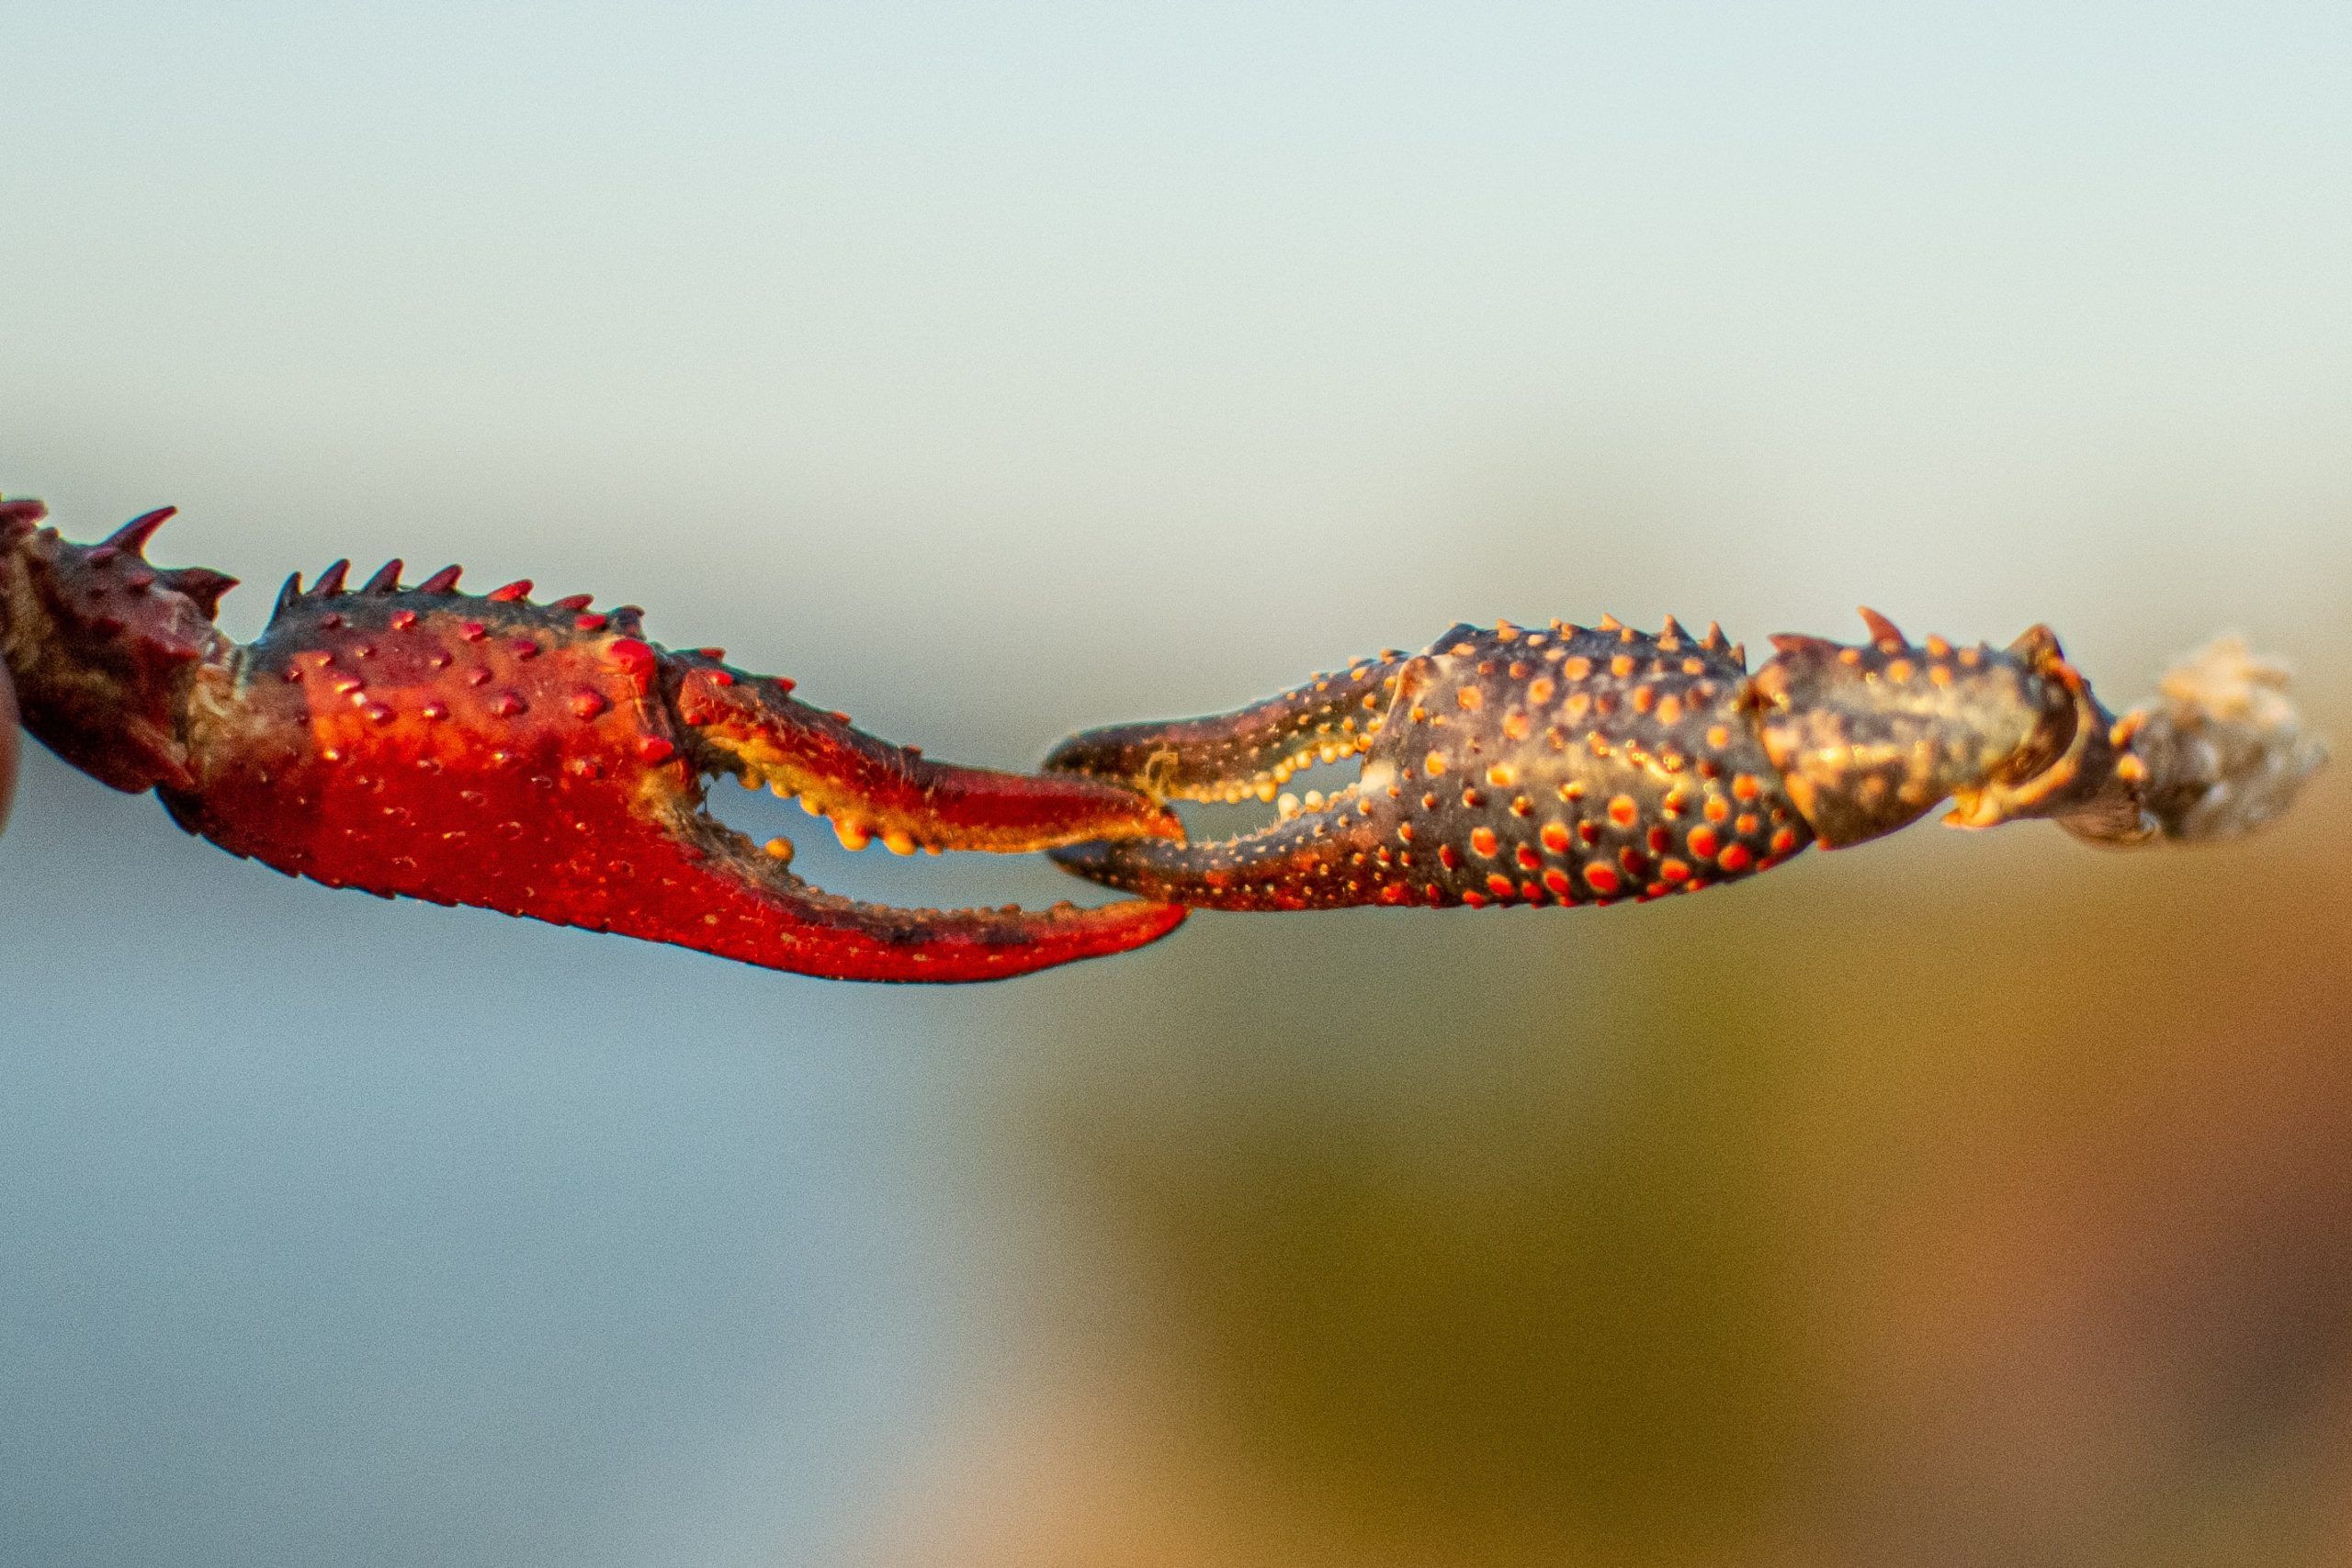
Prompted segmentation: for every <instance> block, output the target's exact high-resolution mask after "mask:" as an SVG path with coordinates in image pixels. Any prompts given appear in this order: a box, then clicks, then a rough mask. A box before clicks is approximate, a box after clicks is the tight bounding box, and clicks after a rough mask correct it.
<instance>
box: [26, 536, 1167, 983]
mask: <svg viewBox="0 0 2352 1568" xmlns="http://www.w3.org/2000/svg"><path fill="white" fill-rule="evenodd" d="M41 516H42V513H41V510H40V507H39V505H38V503H34V502H13V503H8V504H7V506H6V510H5V511H0V647H5V649H6V653H7V662H8V666H9V668H10V669H11V670H12V671H14V672H15V674H16V678H17V690H18V692H19V694H20V695H21V698H22V704H23V709H24V721H25V724H26V725H27V727H28V728H30V729H31V730H32V731H33V732H34V734H36V735H37V736H39V737H40V739H43V740H44V741H46V742H48V743H49V744H50V745H51V747H52V748H53V749H55V750H57V751H58V752H59V753H60V754H61V755H62V756H63V757H65V758H66V760H67V761H72V762H74V763H75V764H76V765H78V766H81V767H82V768H84V769H85V771H87V772H90V773H93V774H95V775H96V776H97V777H99V778H101V779H103V780H104V781H105V782H107V783H108V784H114V785H115V786H116V787H118V788H122V789H127V790H133V791H137V790H144V789H147V788H151V787H152V788H153V789H155V790H156V792H157V794H158V795H160V796H161V798H162V799H163V802H164V806H165V807H166V808H167V809H168V810H169V811H170V812H171V814H172V816H173V817H174V818H175V819H176V820H177V821H178V822H179V823H180V824H181V825H182V826H183V827H186V828H187V829H189V830H190V831H192V832H196V833H200V834H202V835H203V836H204V837H206V838H208V839H209V840H212V841H213V842H214V843H216V844H218V845H220V847H221V848H223V849H226V850H228V851H230V852H232V853H233V854H238V855H249V856H252V857H254V859H257V860H260V861H263V862H264V863H267V864H269V865H271V866H274V867H276V868H277V869H278V870H280V871H283V872H286V873H288V874H296V875H301V876H307V877H310V878H312V879H313V880H316V881H319V882H322V883H324V884H326V885H328V886H351V887H359V888H364V889H366V890H368V891H369V892H373V893H377V894H380V895H383V896H385V897H394V896H405V897H416V898H424V899H429V900H431V901H433V902H435V903H441V904H466V905H473V906H477V907H481V908H492V909H500V910H503V911H504V912H506V913H508V914H514V915H526V916H529V917H531V918H533V919H542V920H548V921H552V922H554V923H557V924H561V925H574V926H582V927H585V928H587V929H589V930H592V931H616V932H619V933H621V934H624V935H628V936H635V937H641V938H644V939H646V940H649V941H654V942H674V943H677V944H679V945H682V946H686V947H692V948H696V949H699V950H701V951H704V952H707V953H718V954H722V955H724V956H727V957H729V958H736V959H741V960H742V961H744V962H746V963H751V964H762V965H764V966H767V967H770V968H777V969H788V970H793V971H797V972H798V973H802V974H808V975H817V976H828V977H832V978H842V979H865V980H922V981H960V980H986V979H997V978H1001V977H1004V976H1012V975H1019V974H1024V973H1027V972H1029V971H1032V970H1035V969H1041V968H1046V967H1048V966H1050V965H1053V964H1064V963H1068V962H1070V961H1071V960H1074V959H1079V958H1087V957H1093V956H1097V955H1100V954H1104V953H1117V952H1122V951H1125V950H1126V949H1129V948H1133V947H1136V946H1140V945H1142V944H1143V943H1145V942H1150V941H1153V940H1154V939H1156V938H1158V937H1159V936H1161V935H1164V934H1165V933H1166V932H1168V931H1170V930H1172V929H1173V928H1174V927H1175V926H1176V925H1177V924H1178V923H1179V922H1180V921H1181V920H1182V919H1183V914H1184V912H1183V910H1182V909H1181V908H1170V907H1165V906H1160V905H1156V904H1151V903H1145V902H1136V901H1128V902H1123V903H1117V904H1113V905H1110V906H1107V907H1104V908H1094V909H1081V908H1074V907H1072V906H1069V905H1068V904H1063V905H1057V906H1056V907H1055V908H1051V909H1046V910H1041V911H1024V910H1021V909H1018V908H1004V909H957V910H934V909H899V908H889V907H887V906H882V905H876V904H868V903H862V902H858V901H856V900H853V899H849V898H843V897H835V896H833V895H831V894H827V893H825V892H822V891H821V890H820V889H818V888H816V887H813V886H809V884H807V883H806V882H804V881H802V880H801V879H800V878H798V877H797V876H795V875H794V874H792V873H791V871H790V870H789V869H787V867H788V863H789V861H790V846H789V845H788V844H787V843H786V841H785V840H781V839H778V840H771V841H770V842H769V843H768V844H767V845H766V846H764V847H762V846H759V845H755V844H753V843H752V841H751V840H749V839H747V838H745V837H744V836H743V835H741V834H739V833H737V832H735V831H734V830H733V829H729V828H728V827H726V826H725V825H723V824H722V823H720V822H718V821H717V820H716V819H715V818H712V817H710V816H709V815H708V813H707V812H706V811H705V810H704V809H703V803H704V791H705V780H706V779H707V777H709V776H711V775H715V774H719V773H727V774H733V775H735V776H737V777H740V778H741V779H743V780H744V781H745V782H746V783H760V784H767V785H769V786H771V787H772V788H774V789H775V792H776V793H777V794H779V795H798V796H799V797H800V798H801V800H802V802H803V803H804V804H805V805H806V806H807V807H809V809H810V810H811V811H812V812H818V813H820V814H823V815H825V816H828V817H830V818H831V819H832V821H833V824H834V826H835V829H836V830H837V831H838V832H839V834H840V835H841V837H842V841H843V842H844V843H847V844H849V845H851V846H852V847H857V846H860V845H862V844H864V843H865V842H866V841H867V840H869V839H872V838H879V839H880V840H883V842H884V843H886V844H887V845H888V846H889V847H890V848H892V849H893V850H896V851H899V852H912V851H914V850H915V849H917V848H921V849H924V850H929V851H933V852H936V851H939V850H946V849H971V850H987V851H995V852H1019V851H1030V850H1038V849H1046V848H1050V847H1053V846H1057V845H1064V844H1069V843H1073V842H1077V841H1080V840H1088V839H1093V838H1130V837H1137V836H1155V835H1158V836H1179V835H1181V833H1182V828H1181V826H1180V825H1179V824H1178V822H1177V821H1176V819H1175V818H1173V817H1172V816H1171V815H1170V813H1169V812H1168V811H1166V810H1165V809H1164V808H1163V807H1159V806H1158V805H1156V804H1155V803H1153V802H1151V801H1150V800H1148V798H1146V797H1144V796H1142V795H1137V794H1136V793H1135V792H1133V791H1129V790H1126V789H1124V788H1120V787H1118V786H1116V785H1111V784H1101V783H1097V782H1094V781H1091V780H1085V779H1074V778H1051V777H1048V778H1039V777H1033V776H1029V775H1024V774H1018V773H996V772H991V771H988V770H984V769H977V768H964V767H956V766H954V765H951V764H947V763H942V762H934V761H929V760H928V759H925V758H923V757H922V756H920V755H919V754H917V753H916V752H915V751H914V750H911V749H903V748H899V747H896V746H892V745H889V744H888V743H887V742H884V741H881V740H878V739H875V738H874V737H872V736H869V735H866V734H864V733H863V732H861V731H859V730H858V729H856V728H854V727H852V725H851V724H850V723H849V721H848V718H847V716H845V715H841V714H833V713H826V712H823V711H821V710H819V709H816V708H812V707H810V706H809V705H806V704H804V703H801V702H799V701H797V700H796V699H795V698H794V697H792V695H791V690H792V683H791V682H788V681H784V680H779V679H774V678H770V677H764V676H759V675H753V674H751V673H748V672H746V671H741V670H738V669H735V668H734V667H732V666H730V665H729V664H728V663H726V662H725V660H724V657H723V653H722V650H720V649H696V650H692V651H675V650H672V649H665V648H663V647H662V646H661V645H659V644H656V643H653V642H650V641H649V640H647V639H646V637H644V635H643V628H642V625H641V622H640V614H641V613H640V612H639V610H638V609H637V608H636V607H634V606H622V607H619V608H616V609H611V610H606V611H601V612H600V611H596V610H594V609H592V608H591V607H590V604H589V600H588V598H587V596H586V595H581V596H577V597H574V598H567V599H560V600H556V601H554V602H552V603H548V604H539V603H536V602H534V601H533V600H531V599H530V598H529V597H528V595H529V593H530V589H531V585H530V584H529V583H528V582H515V583H510V584H508V585H506V586H505V587H503V588H500V589H496V590H494V591H492V592H490V593H488V594H485V595H481V596H475V595H470V594H465V593H460V592H458V588H457V583H458V569H457V568H455V567H451V568H447V569H445V570H441V571H438V572H435V573H434V574H432V575H431V576H430V577H427V578H426V579H424V581H421V582H418V583H415V584H413V585H404V584H403V583H402V582H401V562H399V561H397V560H395V561H391V562H389V563H388V564H387V565H386V566H385V567H384V568H383V569H382V570H379V571H378V572H377V573H376V574H375V575H374V576H373V577H371V578H369V579H368V581H367V582H366V583H365V584H364V585H363V586H361V587H359V588H357V589H349V588H347V587H346V581H345V573H346V571H347V570H348V567H347V563H345V562H342V561H338V562H336V563H335V564H334V566H332V567H330V568H328V569H327V570H326V571H325V572H323V573H322V574H321V575H320V577H319V579H318V581H316V582H314V583H313V584H312V585H311V587H310V588H309V589H308V590H307V591H305V590H304V589H303V587H302V585H301V580H300V576H299V574H298V575H297V576H296V577H294V578H292V579H289V580H288V582H287V585H286V588H285V590H284V592H281V593H280V594H279V596H278V601H277V609H276V611H275V613H274V614H273V615H272V616H271V618H270V622H269V625H268V626H267V628H266V630H265V631H264V632H263V634H262V636H261V637H259V638H258V639H256V640H255V641H254V642H253V643H251V644H249V645H239V644H236V643H233V642H232V641H230V640H229V639H228V638H227V637H223V636H222V635H221V634H220V632H218V631H217V630H216V629H214V627H213V626H212V624H211V623H212V612H213V608H214V606H215V605H216V604H217V603H218V601H219V598H220V593H221V592H225V590H226V589H227V587H228V586H229V585H230V580H228V579H225V578H221V577H220V576H219V575H218V574H217V573H209V572H202V571H200V569H187V570H182V571H181V572H178V573H172V572H164V571H158V570H156V569H154V568H153V567H150V566H149V565H147V563H146V562H145V559H144V552H143V547H144V545H145V543H146V541H147V539H148V537H149V536H151V535H152V534H153V531H154V528H155V526H156V525H160V523H161V522H162V520H163V516H164V514H150V516H149V517H147V518H142V519H141V520H139V521H138V522H135V523H133V524H131V525H130V526H128V527H127V528H125V529H124V530H123V531H122V532H120V533H119V534H117V535H116V536H114V537H113V538H111V539H109V540H107V541H106V542H105V543H104V544H101V545H98V546H96V547H83V546H80V545H75V544H73V543H70V542H68V541H65V540H63V539H61V538H60V537H59V536H57V533H56V531H55V530H54V529H49V528H40V527H39V526H38V524H39V522H40V518H41Z"/></svg>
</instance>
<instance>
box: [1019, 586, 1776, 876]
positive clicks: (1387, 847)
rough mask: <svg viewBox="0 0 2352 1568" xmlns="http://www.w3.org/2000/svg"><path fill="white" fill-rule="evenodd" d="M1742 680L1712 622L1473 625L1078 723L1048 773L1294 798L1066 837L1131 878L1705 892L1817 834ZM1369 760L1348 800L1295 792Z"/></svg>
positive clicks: (1089, 870)
mask: <svg viewBox="0 0 2352 1568" xmlns="http://www.w3.org/2000/svg"><path fill="white" fill-rule="evenodd" d="M1745 686H1746V678H1745V674H1744V671H1743V670H1742V668H1741V663H1740V659H1739V656H1738V655H1737V653H1736V651H1735V650H1732V649H1727V648H1725V647H1724V643H1723V639H1722V637H1721V636H1720V635H1719V634H1717V633H1715V632H1713V631H1710V632H1709V634H1708V635H1707V636H1706V637H1704V638H1702V639H1696V640H1694V639H1692V638H1691V637H1689V636H1687V635H1686V634H1685V633H1684V632H1683V631H1682V629H1681V628H1680V627H1679V626H1676V625H1675V624H1674V623H1673V622H1671V621H1668V623H1667V625H1666V626H1665V628H1664V629H1663V630H1662V631H1661V632H1659V633H1658V634H1657V635H1656V636H1647V635H1645V634H1642V633H1639V632H1635V631H1632V630H1630V629H1629V628H1627V627H1625V626H1621V625H1619V624H1618V623H1617V622H1615V621H1613V620H1604V621H1603V622H1602V623H1601V625H1600V626H1598V627H1595V628H1592V629H1589V630H1588V629H1584V628H1580V627H1575V626H1565V625H1562V624H1560V623H1556V622H1555V623H1554V625H1553V626H1552V627H1551V628H1550V629H1549V630H1547V631H1537V632H1527V631H1522V630H1521V628H1519V627H1516V626H1508V625H1505V626H1496V627H1492V628H1486V629H1482V628H1479V627H1476V626H1456V627H1454V628H1453V629H1452V630H1450V631H1448V632H1447V633H1446V634H1445V635H1444V636H1443V637H1440V638H1438V640H1437V641H1436V642H1435V643H1434V644H1432V645H1431V646H1430V649H1428V651H1427V652H1425V653H1422V654H1419V655H1417V656H1415V657H1412V658H1409V659H1408V658H1405V657H1403V656H1401V655H1397V654H1393V653H1391V654H1384V655H1383V656H1381V658H1379V659H1377V660H1368V661H1363V662H1360V663H1358V664H1356V665H1354V666H1352V667H1351V668H1350V669H1348V670H1347V671H1342V672H1341V673H1340V674H1336V675H1328V676H1318V677H1317V678H1316V679H1315V680H1313V681H1311V682H1307V683H1306V685H1303V686H1300V687H1298V688H1296V689H1295V690H1293V691H1290V692H1286V693H1284V694H1282V695H1281V696H1278V697H1275V698H1273V699H1272V700H1271V701H1268V702H1264V703H1261V704H1258V705H1255V706H1252V707H1249V708H1244V709H1242V710H1240V711H1239V712H1237V713H1233V714H1228V715H1225V716H1220V717H1215V718H1201V719H1188V720H1182V721H1178V722H1174V723H1168V724H1158V725H1128V726H1123V727H1121V728H1112V729H1098V730H1094V731H1091V732H1090V733H1087V734H1084V735H1080V736H1076V737H1073V738H1072V739H1069V740H1066V741H1064V742H1063V743H1062V744H1061V745H1060V746H1059V747H1057V748H1056V749H1055V750H1054V751H1053V753H1052V754H1051V755H1050V756H1049V757H1048V758H1047V759H1046V767H1047V768H1048V769H1049V770H1057V771H1063V772H1069V773H1080V774H1085V775H1089V776H1092V777H1096V778H1102V779H1106V780H1116V781H1118V782H1121V783H1124V784H1132V785H1134V786H1135V787H1136V788H1140V789H1145V790H1148V791H1149V792H1150V793H1152V794H1153V795H1159V796H1163V797H1170V798H1177V799H1188V800H1200V801H1216V800H1221V801H1227V802H1232V801H1239V800H1243V799H1246V798H1248V797H1250V796H1251V795H1255V796H1257V797H1258V798H1260V799H1261V800H1277V802H1278V806H1279V807H1280V810H1281V816H1282V819H1281V820H1279V821H1277V822H1276V823H1274V824H1273V825H1272V826H1271V827H1268V828H1265V829H1261V830H1259V831H1257V832H1254V833H1250V834H1246V835H1243V836H1241V837H1239V838H1236V839H1231V840H1226V841H1224V842H1222V843H1193V844H1189V845H1178V844H1170V843H1164V842H1160V841H1159V840H1127V841H1124V842H1120V843H1089V844H1081V845H1078V846H1074V847H1072V848H1069V849H1065V850H1059V851H1057V852H1055V855H1054V859H1055V860H1056V861H1057V862H1058V863H1060V864H1061V865H1062V866H1063V867H1064V868H1065V869H1066V870H1069V871H1072V872H1075V873H1077V874H1079V875H1080V876H1084V877H1088V878H1090V879H1091V880H1094V881H1097V882H1101V883H1104V884H1107V885H1109V886H1114V887H1120V888H1125V889H1126V890H1127V891H1130V892H1135V893H1140V894H1142V895H1144V896H1145V897H1150V898H1164V899H1170V900H1174V901H1179V902H1182V903H1186V904H1192V905H1197V906H1201V907H1204V908H1221V909H1306V908H1339V907H1342V906H1348V905H1358V904H1430V905H1440V906H1443V905H1455V904H1467V905H1472V906H1478V905H1487V904H1506V903H1524V904H1586V903H1594V904H1606V903H1611V902H1613V901H1615V900H1616V899H1619V898H1621V897H1634V898H1641V897H1657V896H1660V895H1662V894H1666V893H1670V892H1681V891H1690V890H1693V889H1696V888H1700V887H1705V886H1712V885H1713V884H1715V883H1718V882H1724V881H1730V880H1733V879H1736V878H1737V877H1739V876H1743V875H1746V874H1749V873H1752V872H1755V871H1760V870H1763V869H1765V868H1766V867H1768V866H1770V865H1774V864H1777V863H1779V862H1780V861H1781V860H1783V859H1786V858H1787V857H1788V856H1789V855H1791V854H1793V853H1795V852H1797V851H1798V850H1800V849H1802V848H1804V845H1805V844H1807V843H1809V842H1811V841H1812V834H1811V832H1810V830H1809V829H1807V827H1806V826H1805V824H1804V821H1803V819H1802V818H1799V817H1798V816H1797V814H1796V813H1795V811H1794V810H1793V808H1792V807H1791V806H1790V803H1789V802H1788V801H1787V800H1786V799H1785V797H1784V796H1783V795H1781V791H1780V789H1779V787H1778V782H1777V779H1776V777H1775V775H1774V774H1773V773H1771V771H1770V766H1769V764H1768V763H1767V761H1766V760H1765V758H1764V756H1763V754H1762V752H1761V750H1759V749H1758V747H1757V745H1756V741H1755V737H1754V735H1753V733H1752V731H1751V730H1750V729H1749V728H1748V726H1747V723H1746V721H1745V719H1744V717H1743V716H1742V714H1741V703H1742V701H1743V692H1744V689H1745ZM1355 756H1362V757H1363V768H1362V772H1361V774H1360V776H1359V777H1357V778H1356V779H1355V780H1353V781H1352V782H1351V783H1348V784H1344V785H1343V786H1341V787H1340V788H1338V789H1336V790H1333V791H1332V792H1331V793H1330V794H1329V795H1328V796H1327V795H1325V794H1324V793H1323V792H1320V791H1311V792H1309V793H1308V794H1307V795H1306V797H1305V798H1304V800H1299V801H1294V800H1292V799H1291V798H1290V797H1289V796H1288V795H1281V796H1279V797H1278V795H1277V791H1278V790H1279V789H1280V786H1281V785H1282V784H1285V783H1287V782H1289V781H1290V779H1291V778H1292V777H1294V776H1295V774H1296V773H1299V772H1300V771H1301V770H1303V769H1304V768H1306V767H1307V766H1309V765H1310V764H1312V763H1315V762H1317V761H1321V762H1332V761H1341V760H1343V759H1347V758H1351V757H1355Z"/></svg>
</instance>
